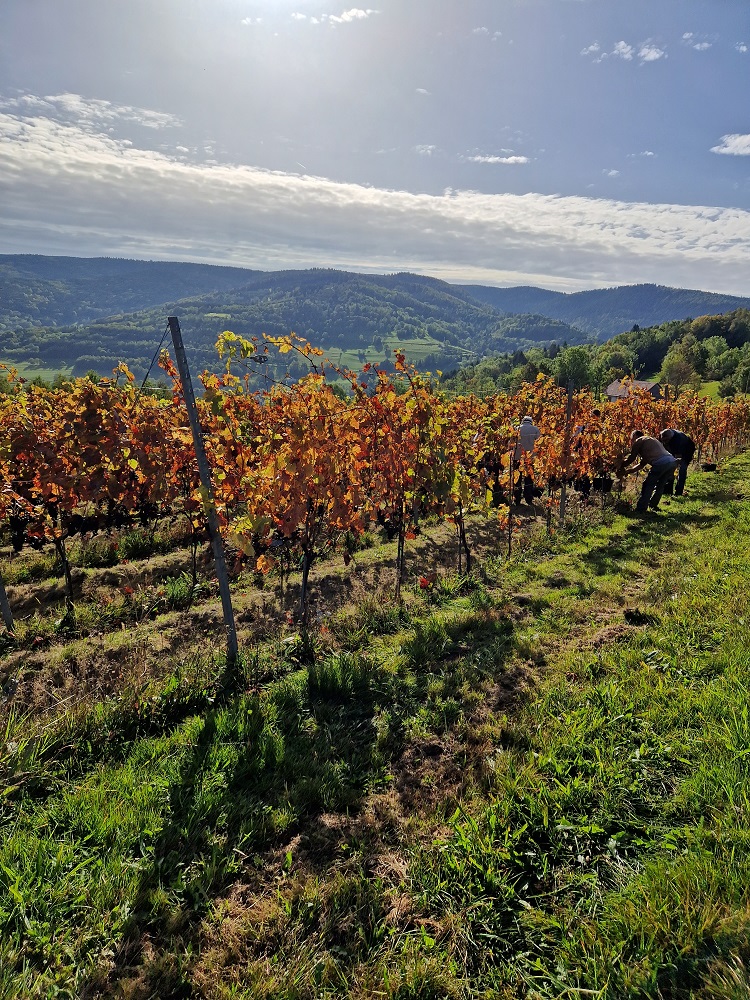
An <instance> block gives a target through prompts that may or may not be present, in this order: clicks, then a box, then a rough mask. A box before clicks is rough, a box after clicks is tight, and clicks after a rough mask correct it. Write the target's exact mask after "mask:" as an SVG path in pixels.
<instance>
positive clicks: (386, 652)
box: [0, 456, 750, 1000]
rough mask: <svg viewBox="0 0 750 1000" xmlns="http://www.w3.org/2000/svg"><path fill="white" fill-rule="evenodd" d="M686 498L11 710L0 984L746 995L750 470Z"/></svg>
mask: <svg viewBox="0 0 750 1000" xmlns="http://www.w3.org/2000/svg"><path fill="white" fill-rule="evenodd" d="M689 488H690V496H689V498H684V499H682V500H676V499H675V500H673V501H672V502H671V503H670V504H669V505H668V506H665V507H664V508H663V510H664V512H663V513H662V514H661V515H660V516H659V518H658V519H656V520H654V521H640V520H635V519H633V518H631V517H629V516H628V515H627V513H626V512H624V511H622V512H621V511H620V510H618V509H617V507H616V505H615V504H614V503H613V502H610V503H609V504H608V505H607V506H605V507H604V508H602V509H601V510H597V511H595V513H594V514H592V515H591V516H589V517H588V519H587V520H586V521H585V522H584V521H583V520H581V519H577V520H576V521H575V522H574V523H573V524H572V525H571V528H570V529H569V530H568V531H564V532H558V533H557V534H556V535H555V536H554V537H552V538H550V537H548V536H547V535H546V533H545V532H544V531H543V530H541V529H540V530H539V531H538V532H536V533H534V532H530V533H529V535H528V537H527V539H526V540H525V541H524V544H523V546H522V547H521V548H520V549H519V550H517V551H516V554H515V555H514V557H513V559H512V560H511V561H510V562H505V561H503V560H501V559H500V558H493V559H488V560H487V561H486V564H485V566H484V572H483V576H482V579H479V578H466V577H461V576H457V575H450V576H446V577H444V578H443V579H441V580H439V581H436V584H435V586H434V587H433V588H431V589H430V590H429V591H427V592H419V591H415V592H414V593H410V594H409V595H408V598H409V600H408V612H407V611H406V610H405V609H404V608H399V607H398V606H396V605H392V604H389V603H388V602H387V601H385V600H383V599H379V600H375V599H374V598H372V597H368V598H366V599H364V600H363V601H362V602H361V603H360V605H359V606H358V607H357V608H356V609H354V610H353V611H351V610H350V611H341V612H339V613H338V614H337V615H335V616H334V617H333V618H332V619H331V620H330V621H329V622H328V623H327V626H326V631H325V632H321V633H320V634H318V633H311V634H310V635H304V634H302V635H298V634H292V635H284V634H279V635H276V636H273V637H272V638H271V639H269V640H268V641H267V642H266V643H264V644H259V645H258V646H256V647H254V648H252V649H247V650H245V652H244V658H243V662H242V664H241V666H240V668H239V669H238V670H235V671H233V672H227V671H226V670H225V669H224V666H223V664H222V663H221V661H220V660H219V659H214V658H212V657H211V655H210V654H209V652H208V651H204V652H203V654H202V655H199V656H197V657H196V658H195V660H194V661H191V662H190V663H188V664H184V665H182V666H179V665H177V664H175V665H174V669H173V671H172V673H171V674H170V675H169V676H168V678H167V680H165V681H162V682H159V683H158V684H157V683H153V684H152V685H151V686H149V687H147V688H146V689H139V690H133V691H123V692H121V693H120V694H119V696H118V697H117V698H115V699H112V700H110V701H107V702H103V703H92V704H91V705H89V706H88V707H86V708H84V709H80V710H78V711H77V713H76V714H75V715H71V716H68V717H65V718H63V719H62V720H61V721H60V722H58V723H57V724H56V725H51V724H49V723H48V722H44V721H43V720H41V721H39V722H37V721H35V720H33V719H28V718H14V717H13V716H12V715H9V716H8V717H7V720H8V721H7V726H6V731H5V733H4V735H3V739H1V740H0V748H2V749H0V788H1V789H2V792H0V838H1V840H0V998H10V997H17V996H24V997H31V998H34V997H49V996H58V997H70V998H73V997H79V996H91V997H93V996H102V997H103V996H122V997H129V998H131V1000H141V998H142V1000H145V998H147V997H157V996H158V997H188V996H199V995H200V996H207V997H222V998H224V997H226V998H229V997H233V998H235V1000H237V998H244V1000H250V998H259V997H264V998H271V997H273V998H290V1000H291V998H296V1000H299V998H309V1000H313V998H319V997H350V998H358V1000H359V998H362V1000H364V998H365V997H373V996H387V997H399V998H431V997H434V998H436V1000H437V998H446V997H447V998H451V997H453V998H468V997H477V998H478V997H483V998H484V997H490V998H492V997H494V998H503V1000H510V998H515V997H528V998H548V1000H552V998H560V997H565V998H581V997H584V998H588V997H601V998H605V1000H621V998H633V1000H636V998H651V997H653V998H654V1000H666V998H669V1000H678V998H685V1000H688V998H695V1000H720V998H723V1000H730V998H733V1000H738V998H739V997H746V996H747V995H748V993H750V965H749V964H748V963H750V771H749V770H748V761H749V760H750V711H749V710H748V695H749V693H750V606H749V605H748V599H747V594H748V590H749V588H748V584H749V583H750V568H749V567H750V505H749V504H748V502H747V501H744V500H738V499H737V496H738V495H747V493H748V490H750V458H749V457H745V456H743V457H739V458H737V459H735V460H733V461H731V462H728V463H726V464H725V466H724V472H723V473H722V475H721V476H706V475H701V474H694V475H693V476H691V478H690V481H689ZM181 586H182V583H181V582H180V580H179V579H178V580H176V581H175V582H174V588H175V593H174V595H173V597H174V599H175V600H179V598H180V595H181V593H182V591H181V590H180V588H181Z"/></svg>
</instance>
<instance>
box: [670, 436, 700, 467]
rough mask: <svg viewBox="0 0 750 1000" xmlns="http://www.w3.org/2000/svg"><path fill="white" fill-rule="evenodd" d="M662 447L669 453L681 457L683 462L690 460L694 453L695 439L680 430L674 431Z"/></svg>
mask: <svg viewBox="0 0 750 1000" xmlns="http://www.w3.org/2000/svg"><path fill="white" fill-rule="evenodd" d="M663 443H664V447H665V448H666V449H667V451H668V452H669V454H670V455H674V457H675V458H679V459H681V460H682V461H683V462H690V461H692V458H693V455H694V454H695V441H693V439H692V438H691V437H688V436H687V434H683V433H682V431H675V432H674V434H673V435H672V436H671V438H670V439H669V441H665V442H663Z"/></svg>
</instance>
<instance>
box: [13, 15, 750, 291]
mask: <svg viewBox="0 0 750 1000" xmlns="http://www.w3.org/2000/svg"><path fill="white" fill-rule="evenodd" d="M371 2H372V3H373V4H374V5H375V6H373V7H364V6H363V7H359V6H348V4H347V3H343V4H341V3H332V2H330V0H179V2H177V0H148V2H145V0H127V2H124V0H107V2H106V3H103V2H101V0H97V2H95V0H65V2H64V3H61V2H59V0H4V2H3V5H2V8H1V9H0V252H3V253H22V252H27V253H52V254H72V255H79V256H94V255H109V256H123V257H137V258H147V259H176V260H198V261H205V262H210V263H227V264H239V265H244V266H248V267H255V268H262V269H277V268H287V267H311V266H329V267H338V268H346V269H351V270H361V271H380V272H383V271H395V270H413V271H418V272H420V273H424V274H431V275H434V276H436V277H440V278H444V279H446V280H448V281H459V282H482V283H485V284H496V285H515V284H532V285H540V286H544V287H548V288H556V289H560V290H567V291H574V290H578V289H581V288H592V287H604V286H611V285H618V284H633V283H636V282H656V283H657V284H664V285H674V286H678V287H688V288H702V289H705V290H713V291H724V292H731V293H735V294H743V295H748V294H750V102H749V101H748V97H749V96H750V86H749V84H750V3H748V2H747V0H627V2H625V0H492V2H490V0H371Z"/></svg>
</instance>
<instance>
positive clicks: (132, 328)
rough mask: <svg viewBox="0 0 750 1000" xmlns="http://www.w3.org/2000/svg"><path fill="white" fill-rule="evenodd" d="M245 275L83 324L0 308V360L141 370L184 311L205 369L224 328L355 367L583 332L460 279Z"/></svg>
mask: <svg viewBox="0 0 750 1000" xmlns="http://www.w3.org/2000/svg"><path fill="white" fill-rule="evenodd" d="M219 270H221V269H219ZM197 275H198V277H199V278H201V279H205V277H206V275H205V273H204V272H197ZM241 276H242V278H243V279H244V280H243V281H242V283H241V284H238V285H236V286H235V287H234V288H228V289H216V290H213V291H210V292H207V293H204V294H200V295H194V296H190V297H188V298H183V299H181V300H179V301H175V300H174V299H170V300H169V301H168V303H167V304H165V305H155V306H153V307H151V308H147V309H141V310H138V311H132V312H129V313H120V314H118V315H114V316H110V317H108V318H106V319H99V320H96V321H94V322H88V323H86V324H80V323H79V324H75V325H73V324H67V325H64V324H63V325H52V324H51V323H47V324H46V325H43V324H41V323H39V322H38V321H35V320H34V319H32V318H31V317H29V319H28V320H27V322H26V323H25V324H24V323H19V322H17V321H16V320H15V319H14V317H9V318H8V317H3V316H1V315H0V360H3V361H5V362H6V363H7V362H11V363H14V364H17V363H22V362H23V363H28V362H32V364H35V365H39V366H42V367H45V368H51V369H57V368H66V369H68V368H72V370H73V372H74V374H82V373H83V372H85V371H87V370H95V371H98V372H100V373H103V374H106V373H109V371H111V369H112V367H113V366H114V365H115V364H116V363H117V362H118V361H119V360H124V361H126V362H127V363H128V364H129V365H130V366H131V367H132V368H133V370H134V371H135V373H136V374H140V373H141V372H142V371H145V370H146V367H147V365H148V363H149V360H150V358H151V357H152V355H153V353H154V349H155V346H156V344H157V342H158V339H159V337H160V335H161V332H162V330H163V329H164V326H165V320H166V316H167V314H168V313H171V314H176V315H178V316H179V319H180V323H181V326H182V329H183V334H184V337H185V342H186V345H187V346H188V350H189V353H190V355H191V361H192V362H193V364H194V365H196V366H197V367H199V368H203V367H215V366H216V364H217V358H216V354H215V351H214V344H215V342H216V338H217V336H218V335H219V333H221V331H222V330H226V329H231V330H233V331H234V332H235V333H240V334H243V335H245V336H252V335H259V334H261V333H264V332H265V333H268V334H274V335H281V334H288V333H289V332H290V331H294V332H295V333H296V334H297V335H298V336H301V337H304V338H306V339H308V340H310V341H311V342H312V343H314V344H316V345H319V346H321V347H323V348H325V349H326V350H327V351H328V352H334V353H335V355H336V356H337V358H338V359H340V360H341V361H342V362H343V363H345V364H350V365H357V364H358V363H359V362H361V361H364V360H365V358H367V359H368V360H376V359H382V358H383V357H386V356H389V355H390V356H391V357H392V353H391V352H392V349H393V347H394V346H397V345H400V346H401V347H403V349H404V350H406V351H407V353H408V354H409V356H410V357H412V358H414V360H415V361H418V362H421V363H424V364H425V365H428V364H429V365H434V366H436V367H440V366H446V365H450V366H455V365H456V364H457V363H459V362H462V361H464V360H467V359H468V360H471V359H475V358H477V357H482V356H484V355H485V354H496V353H498V352H502V351H507V350H512V349H514V348H516V347H531V346H534V345H546V344H552V343H554V342H557V343H562V342H563V341H567V342H568V343H574V344H575V343H581V342H582V341H584V340H585V339H586V336H585V335H584V334H583V333H581V331H578V330H575V329H573V328H572V327H570V326H568V325H567V324H565V323H562V322H561V321H559V320H554V319H548V318H546V317H540V316H529V315H524V316H504V315H502V314H501V313H499V312H498V311H497V310H496V309H493V308H492V307H491V306H487V305H484V304H482V303H480V302H477V301H476V300H474V299H472V298H471V296H469V295H468V294H467V293H466V292H464V291H462V290H461V289H458V288H456V287H455V286H452V285H449V284H447V283H446V282H442V281H437V280H435V279H431V278H422V277H419V276H418V275H413V274H395V275H361V274H352V273H348V272H345V271H335V270H323V269H314V270H307V271H276V272H267V273H266V272H252V271H246V272H242V274H241ZM235 277H237V275H236V273H235ZM39 280H40V281H41V280H42V279H39ZM48 284H49V285H51V286H54V284H55V283H54V282H51V281H49V282H48ZM30 287H32V288H35V287H36V286H30ZM155 287H156V286H155V285H154V288H155ZM53 291H55V292H57V291H59V290H56V289H54V287H53ZM29 294H31V293H29ZM50 294H51V293H50ZM17 297H18V296H17ZM2 324H4V326H3V325H2Z"/></svg>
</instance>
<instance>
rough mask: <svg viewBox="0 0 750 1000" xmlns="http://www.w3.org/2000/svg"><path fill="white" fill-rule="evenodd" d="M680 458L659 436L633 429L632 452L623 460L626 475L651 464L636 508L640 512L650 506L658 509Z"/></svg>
mask: <svg viewBox="0 0 750 1000" xmlns="http://www.w3.org/2000/svg"><path fill="white" fill-rule="evenodd" d="M636 459H639V462H638V465H634V466H633V467H632V468H631V469H629V468H627V466H628V465H630V463H631V462H634V461H635V460H636ZM679 464H680V463H679V459H677V458H675V457H674V455H670V454H669V452H668V451H667V449H666V448H665V447H664V445H663V444H662V443H661V441H659V440H658V438H655V437H651V436H650V435H648V434H644V433H643V431H633V433H632V434H631V435H630V454H629V455H628V457H627V458H626V459H625V461H624V462H623V471H624V473H625V475H626V476H629V475H631V474H632V473H634V472H640V471H641V469H643V468H645V467H646V466H647V465H650V466H651V469H650V471H649V474H648V475H647V476H646V478H645V479H644V481H643V486H642V487H641V495H640V497H639V499H638V503H637V504H636V505H635V509H636V510H637V511H638V513H639V514H645V513H646V511H647V510H648V508H649V507H650V508H651V509H652V510H656V508H657V507H658V506H659V501H660V500H661V496H662V493H663V492H664V487H665V486H666V485H667V483H668V481H669V480H670V479H671V478H672V477H673V476H674V474H675V470H676V468H677V466H678V465H679Z"/></svg>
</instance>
